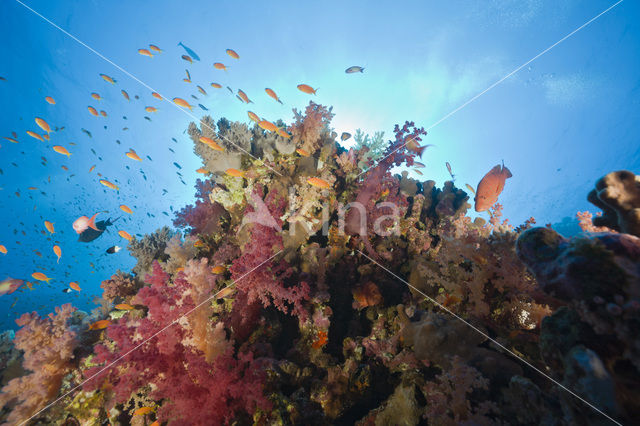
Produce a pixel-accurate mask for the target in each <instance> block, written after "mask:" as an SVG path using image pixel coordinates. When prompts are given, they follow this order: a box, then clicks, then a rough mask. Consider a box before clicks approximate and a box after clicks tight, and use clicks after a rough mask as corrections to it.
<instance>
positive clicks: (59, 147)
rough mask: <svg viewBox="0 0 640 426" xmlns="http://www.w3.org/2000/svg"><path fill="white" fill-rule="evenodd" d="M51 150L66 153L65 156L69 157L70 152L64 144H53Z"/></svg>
mask: <svg viewBox="0 0 640 426" xmlns="http://www.w3.org/2000/svg"><path fill="white" fill-rule="evenodd" d="M53 150H54V151H55V152H57V153H58V154H62V155H66V156H67V157H71V153H70V152H69V151H68V150H67V148H65V147H64V146H60V145H55V146H54V147H53Z"/></svg>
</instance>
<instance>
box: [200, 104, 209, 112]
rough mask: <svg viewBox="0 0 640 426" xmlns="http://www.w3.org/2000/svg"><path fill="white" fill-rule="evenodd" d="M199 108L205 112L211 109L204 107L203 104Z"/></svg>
mask: <svg viewBox="0 0 640 426" xmlns="http://www.w3.org/2000/svg"><path fill="white" fill-rule="evenodd" d="M198 106H199V107H200V108H202V109H203V110H205V111H209V109H208V108H207V107H206V106H204V105H202V104H198Z"/></svg>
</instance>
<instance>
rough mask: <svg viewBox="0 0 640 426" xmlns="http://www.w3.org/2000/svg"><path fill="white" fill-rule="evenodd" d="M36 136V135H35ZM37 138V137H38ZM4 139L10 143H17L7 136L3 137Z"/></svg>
mask: <svg viewBox="0 0 640 426" xmlns="http://www.w3.org/2000/svg"><path fill="white" fill-rule="evenodd" d="M36 134H37V133H36ZM38 136H39V135H38ZM3 138H4V139H6V140H8V141H9V142H11V143H19V142H18V141H17V140H15V139H13V138H10V137H9V136H3Z"/></svg>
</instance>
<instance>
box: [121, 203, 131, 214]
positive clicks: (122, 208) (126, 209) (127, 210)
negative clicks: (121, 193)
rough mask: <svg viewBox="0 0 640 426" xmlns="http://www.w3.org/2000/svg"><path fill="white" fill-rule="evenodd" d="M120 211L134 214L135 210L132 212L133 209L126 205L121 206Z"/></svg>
mask: <svg viewBox="0 0 640 426" xmlns="http://www.w3.org/2000/svg"><path fill="white" fill-rule="evenodd" d="M120 210H122V211H123V212H125V213H129V214H133V210H131V208H129V206H127V205H125V204H120Z"/></svg>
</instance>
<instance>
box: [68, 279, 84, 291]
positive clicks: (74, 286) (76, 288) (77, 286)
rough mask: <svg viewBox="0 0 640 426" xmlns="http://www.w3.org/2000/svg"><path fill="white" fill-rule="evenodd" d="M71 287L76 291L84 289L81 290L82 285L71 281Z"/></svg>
mask: <svg viewBox="0 0 640 426" xmlns="http://www.w3.org/2000/svg"><path fill="white" fill-rule="evenodd" d="M69 287H70V288H72V289H74V290H75V291H82V289H81V288H80V285H79V284H78V283H77V282H75V281H71V282H70V283H69Z"/></svg>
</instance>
